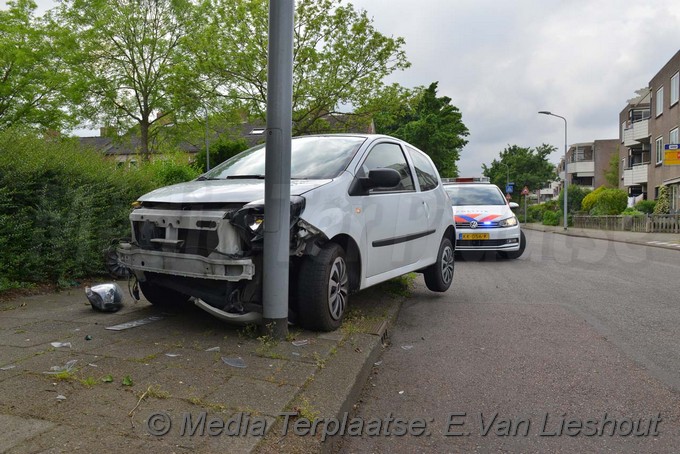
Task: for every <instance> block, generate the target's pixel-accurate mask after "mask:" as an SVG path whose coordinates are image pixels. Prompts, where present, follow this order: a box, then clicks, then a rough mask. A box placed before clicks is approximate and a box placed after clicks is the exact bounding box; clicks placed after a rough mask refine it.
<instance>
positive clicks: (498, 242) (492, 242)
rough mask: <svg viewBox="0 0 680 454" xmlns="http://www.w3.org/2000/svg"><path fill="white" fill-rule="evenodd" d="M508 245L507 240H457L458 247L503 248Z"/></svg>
mask: <svg viewBox="0 0 680 454" xmlns="http://www.w3.org/2000/svg"><path fill="white" fill-rule="evenodd" d="M505 244H508V240H507V239H503V240H456V245H457V246H503V245H505Z"/></svg>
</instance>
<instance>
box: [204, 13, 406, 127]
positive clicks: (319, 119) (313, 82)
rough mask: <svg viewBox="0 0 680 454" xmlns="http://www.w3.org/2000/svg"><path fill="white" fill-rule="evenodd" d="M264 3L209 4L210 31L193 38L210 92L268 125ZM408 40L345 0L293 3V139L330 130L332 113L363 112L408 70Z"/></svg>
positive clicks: (207, 21)
mask: <svg viewBox="0 0 680 454" xmlns="http://www.w3.org/2000/svg"><path fill="white" fill-rule="evenodd" d="M268 4H269V2H268V1H267V0H252V1H248V2H243V1H235V0H204V1H203V3H202V5H201V12H202V14H203V15H204V17H203V18H202V19H201V21H202V22H203V23H205V24H206V26H205V27H204V28H203V30H202V33H201V34H200V35H197V36H194V37H192V45H193V52H194V53H195V54H196V55H197V57H198V59H199V61H200V64H201V72H202V74H204V75H205V82H206V86H210V87H211V88H212V90H214V92H215V93H217V94H219V95H220V96H221V97H223V98H224V99H225V100H226V101H227V102H228V103H229V105H230V106H231V107H232V108H234V107H235V108H242V107H244V108H246V109H247V110H248V111H249V112H250V113H251V114H253V115H255V116H257V117H260V118H262V119H264V116H265V111H266V101H267V42H268ZM403 44H404V40H403V39H402V38H391V37H387V36H384V35H382V34H381V33H379V32H378V31H377V30H376V29H375V27H374V26H373V23H372V20H371V19H370V18H369V17H368V16H367V14H366V12H365V11H360V12H359V11H357V10H355V9H354V7H353V6H352V5H350V4H348V5H343V4H341V1H340V0H299V1H297V2H296V17H295V29H294V44H293V45H294V49H293V54H294V60H293V134H294V135H300V134H308V133H312V132H318V131H319V130H322V129H326V128H327V127H328V126H329V125H328V124H327V123H325V122H324V119H326V118H328V115H329V114H336V113H339V112H340V109H341V108H342V107H344V106H350V105H351V106H361V105H362V104H363V103H364V102H365V101H366V100H367V99H370V98H371V97H373V96H374V95H375V93H376V92H377V90H378V89H379V88H380V87H381V86H382V81H383V79H384V78H385V77H386V76H387V75H389V74H391V73H392V72H394V71H395V70H398V69H403V68H406V67H408V66H409V64H408V62H407V61H406V56H405V54H404V51H403V50H402V46H403Z"/></svg>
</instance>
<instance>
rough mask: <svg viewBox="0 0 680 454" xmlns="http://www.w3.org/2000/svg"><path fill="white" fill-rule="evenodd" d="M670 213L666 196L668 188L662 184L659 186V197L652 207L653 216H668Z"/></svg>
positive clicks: (669, 203)
mask: <svg viewBox="0 0 680 454" xmlns="http://www.w3.org/2000/svg"><path fill="white" fill-rule="evenodd" d="M670 212H671V202H670V198H669V196H668V186H666V185H665V184H662V185H661V186H659V196H658V197H657V198H656V205H654V214H668V213H670Z"/></svg>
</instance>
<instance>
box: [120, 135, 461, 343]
mask: <svg viewBox="0 0 680 454" xmlns="http://www.w3.org/2000/svg"><path fill="white" fill-rule="evenodd" d="M264 170H265V146H264V145H259V146H256V147H254V148H251V149H249V150H246V151H244V152H242V153H240V154H239V155H237V156H235V157H233V158H231V159H229V160H227V161H225V162H223V163H222V164H220V165H219V166H217V167H215V168H214V169H212V170H210V171H209V172H207V173H205V174H203V175H202V176H200V177H199V178H198V179H196V180H194V181H191V182H188V183H182V184H177V185H173V186H169V187H165V188H161V189H157V190H155V191H153V192H150V193H149V194H146V195H144V196H142V197H140V198H139V200H138V202H136V208H135V209H134V210H133V211H132V213H131V214H130V221H131V223H132V240H131V241H129V242H124V243H121V244H120V245H119V247H118V254H119V257H120V260H121V262H122V264H124V265H125V266H126V267H128V268H129V269H130V270H132V272H133V274H134V276H135V277H136V278H137V280H138V281H139V285H140V288H141V290H142V292H143V294H144V296H145V297H146V299H148V300H149V301H150V302H151V303H152V304H154V305H171V304H172V305H176V304H179V303H186V302H188V301H189V300H190V299H192V300H193V301H194V302H196V304H198V305H199V306H201V307H203V308H204V309H206V310H208V311H209V312H212V313H213V314H214V315H217V316H219V317H220V318H223V319H228V320H235V321H242V322H256V321H258V320H259V319H260V317H261V313H262V282H263V280H264V279H267V276H263V275H262V274H263V273H262V256H263V254H262V248H263V230H264V223H265V222H267V221H266V210H265V206H264V200H263V198H264ZM290 214H291V222H290V263H291V269H290V279H291V282H290V287H291V295H290V311H289V313H290V316H289V317H290V318H291V319H292V321H296V322H297V323H298V324H299V325H300V326H302V327H303V328H307V329H312V330H321V331H330V330H334V329H336V328H338V327H339V326H340V324H341V322H342V318H343V315H344V314H345V310H346V307H347V298H348V294H350V293H352V292H355V291H358V290H361V289H364V288H366V287H369V286H371V285H374V284H377V283H380V282H383V281H386V280H388V279H391V278H394V277H397V276H400V275H402V274H405V273H408V272H413V271H418V272H422V273H423V274H424V277H425V282H426V284H427V287H428V288H429V289H430V290H433V291H437V292H443V291H446V290H447V289H448V288H449V286H450V285H451V282H452V280H453V271H454V241H455V227H454V223H453V214H452V209H451V203H450V201H449V198H448V196H447V195H446V192H445V191H444V189H443V186H442V183H441V180H440V178H439V174H438V173H437V171H436V169H435V167H434V165H433V163H432V161H431V160H430V158H429V157H428V156H427V155H425V154H424V153H423V152H421V151H419V150H417V149H416V148H415V147H413V146H411V145H409V144H407V143H405V142H403V141H401V140H398V139H395V138H392V137H388V136H382V135H335V134H331V135H320V136H306V137H298V138H294V139H293V140H292V149H291V200H290ZM192 297H193V298H192Z"/></svg>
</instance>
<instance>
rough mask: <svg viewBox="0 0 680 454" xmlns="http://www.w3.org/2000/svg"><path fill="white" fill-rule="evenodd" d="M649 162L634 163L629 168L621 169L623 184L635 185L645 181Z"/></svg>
mask: <svg viewBox="0 0 680 454" xmlns="http://www.w3.org/2000/svg"><path fill="white" fill-rule="evenodd" d="M648 169H649V164H638V165H634V166H633V167H631V168H630V169H624V170H623V185H624V186H637V185H639V184H645V183H647V170H648Z"/></svg>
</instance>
